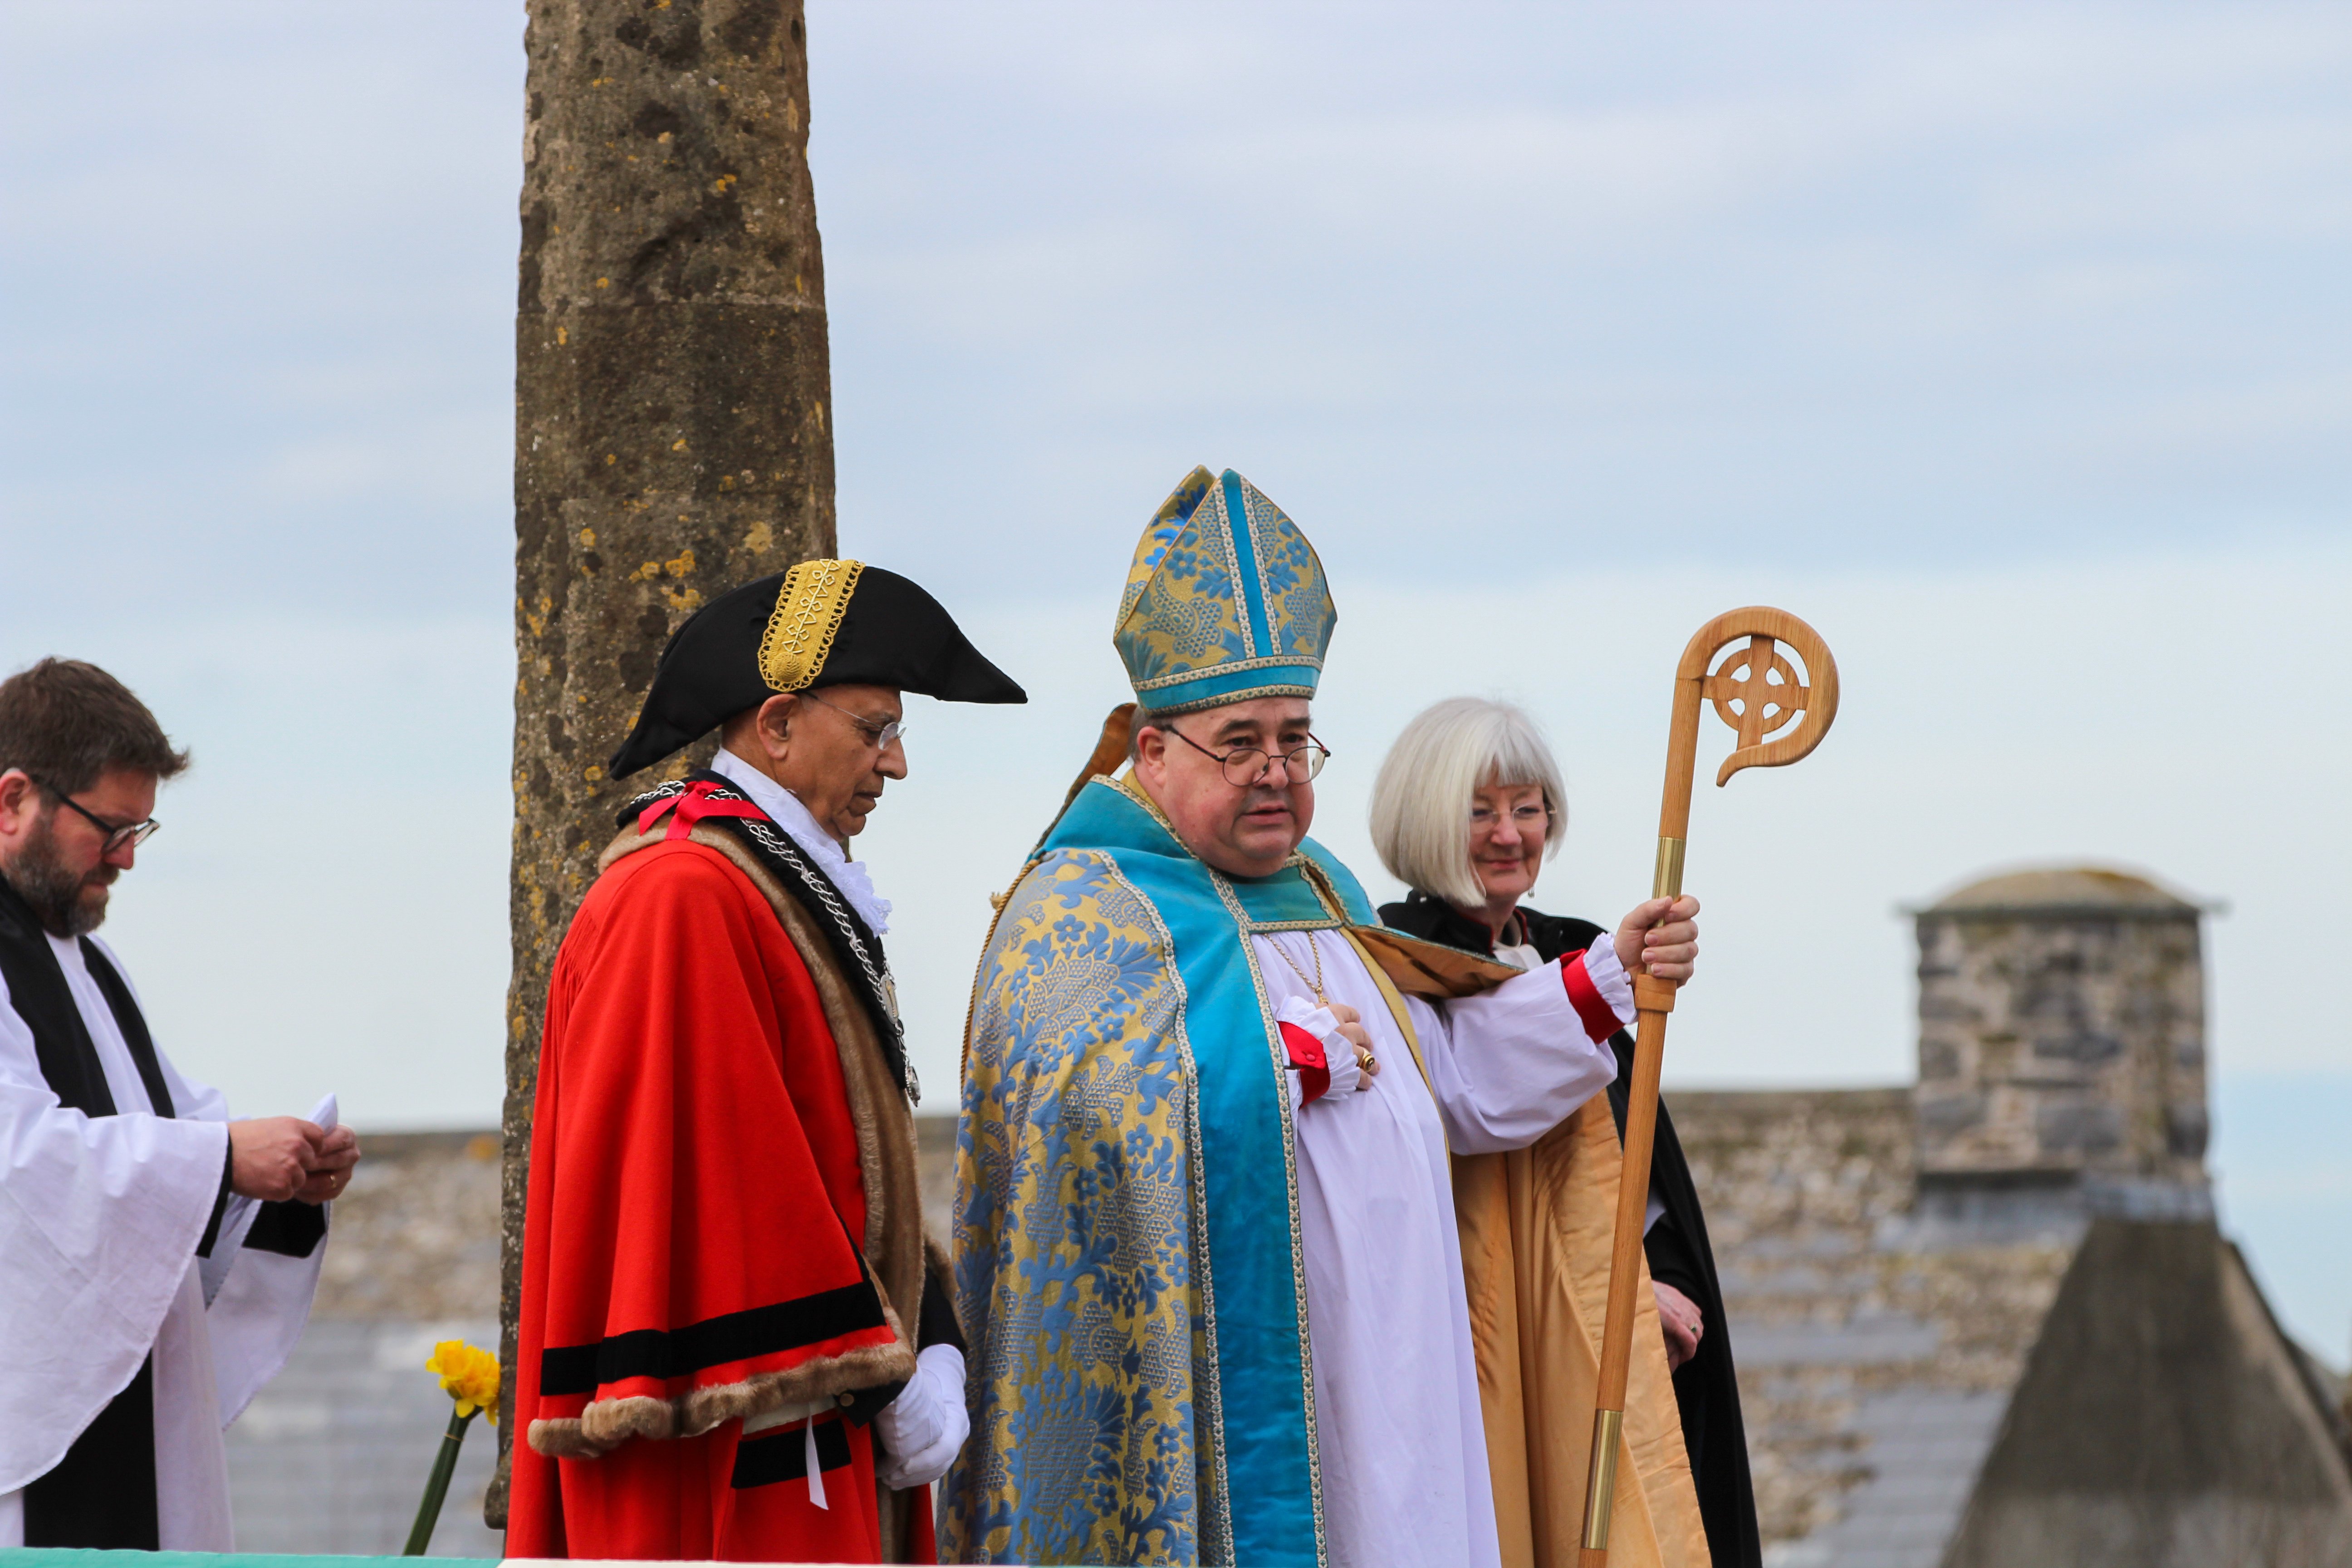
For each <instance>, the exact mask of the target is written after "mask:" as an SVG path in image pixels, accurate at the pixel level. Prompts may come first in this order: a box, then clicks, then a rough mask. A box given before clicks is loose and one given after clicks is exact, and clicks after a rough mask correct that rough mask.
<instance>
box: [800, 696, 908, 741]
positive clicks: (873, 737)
mask: <svg viewBox="0 0 2352 1568" xmlns="http://www.w3.org/2000/svg"><path fill="white" fill-rule="evenodd" d="M801 695H802V696H803V697H805V698H807V699H808V700H810V701H812V702H814V703H815V704H816V705H817V706H818V707H820V708H830V709H832V710H834V711H835V712H836V713H838V714H840V715H841V716H842V717H843V718H845V719H846V720H848V721H850V722H851V723H853V724H855V725H856V726H857V732H858V733H859V734H861V735H863V736H865V737H866V742H867V743H868V744H869V745H871V746H872V747H873V748H874V749H875V750H876V751H877V752H887V751H888V750H889V749H890V742H893V741H899V740H904V739H905V738H906V735H907V721H905V720H904V719H893V720H891V721H889V722H888V723H887V724H877V723H876V722H875V721H873V720H871V719H861V718H859V717H858V716H857V715H856V714H855V713H852V712H851V711H850V710H848V709H846V708H844V707H843V706H842V705H841V704H840V703H838V702H827V701H826V700H824V698H822V697H819V696H818V695H817V694H816V693H815V692H814V691H803V692H802V693H801Z"/></svg>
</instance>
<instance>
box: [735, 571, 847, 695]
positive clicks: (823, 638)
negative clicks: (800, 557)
mask: <svg viewBox="0 0 2352 1568" xmlns="http://www.w3.org/2000/svg"><path fill="white" fill-rule="evenodd" d="M865 570H866V563H864V562H862V561H803V562H801V563H799V564H797V565H795V566H794V567H793V569H792V570H791V571H789V572H787V573H785V574H784V585H783V586H782V588H779V589H778V590H776V607H775V610H774V612H773V613H772V614H771V615H770V616H768V630H767V632H766V634H765V635H764V636H762V637H761V638H760V679H762V680H764V681H766V682H767V683H768V685H769V686H770V687H771V688H772V689H774V690H777V691H800V690H803V689H806V688H807V687H809V686H810V685H812V684H814V681H815V680H816V678H817V677H818V676H819V675H820V674H822V673H824V659H825V656H826V655H827V654H829V653H831V652H832V651H833V639H834V636H835V633H837V632H839V631H840V630H841V617H842V616H845V615H846V614H848V613H849V595H851V594H853V593H855V592H856V588H857V574H859V573H861V572H863V571H865Z"/></svg>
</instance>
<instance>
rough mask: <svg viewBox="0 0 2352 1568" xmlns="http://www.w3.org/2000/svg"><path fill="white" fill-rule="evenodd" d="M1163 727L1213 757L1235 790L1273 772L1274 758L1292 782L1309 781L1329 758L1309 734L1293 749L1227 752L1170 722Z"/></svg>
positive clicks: (1250, 748) (1244, 748)
mask: <svg viewBox="0 0 2352 1568" xmlns="http://www.w3.org/2000/svg"><path fill="white" fill-rule="evenodd" d="M1167 728H1168V732H1169V733H1170V734H1171V735H1173V736H1175V737H1176V738H1177V739H1178V740H1180V741H1181V742H1184V743H1185V744H1186V745H1188V746H1190V747H1192V749H1193V750H1194V751H1196V752H1200V753H1201V754H1202V756H1204V757H1214V758H1215V759H1216V760H1217V763H1218V765H1219V766H1220V767H1222V768H1223V769H1224V771H1225V782H1226V783H1227V784H1232V785H1233V786H1234V788H1236V789H1248V788H1250V787H1252V786H1253V785H1255V784H1258V783H1259V782H1260V781H1262V780H1263V779H1264V778H1265V775H1266V774H1267V773H1271V772H1273V770H1274V763H1275V760H1276V758H1279V759H1281V762H1282V769H1283V773H1284V776H1285V777H1286V778H1288V779H1289V781H1290V782H1291V783H1292V784H1306V783H1307V782H1309V781H1310V780H1312V779H1313V778H1314V777H1315V775H1316V774H1317V773H1321V772H1322V771H1323V764H1324V763H1328V762H1329V761H1330V760H1331V748H1330V747H1328V746H1327V745H1325V744H1324V743H1323V742H1320V741H1318V740H1317V739H1316V738H1315V737H1314V736H1313V735H1311V734H1310V735H1308V736H1307V744H1305V745H1303V746H1301V747H1299V748H1298V749H1297V751H1295V752H1268V751H1265V749H1263V748H1261V747H1257V746H1239V747H1236V748H1234V750H1233V751H1230V752H1213V751H1211V750H1209V748H1208V747H1206V746H1204V745H1202V744H1201V742H1198V741H1196V740H1194V739H1192V736H1190V735H1187V734H1186V733H1184V731H1181V730H1179V729H1177V728H1176V727H1175V726H1173V725H1170V726H1168V727H1167Z"/></svg>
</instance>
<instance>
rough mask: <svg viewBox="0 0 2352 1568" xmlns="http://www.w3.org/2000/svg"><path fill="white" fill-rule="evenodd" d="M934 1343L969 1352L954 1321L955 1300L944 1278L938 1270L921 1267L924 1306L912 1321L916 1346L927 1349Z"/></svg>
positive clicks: (959, 1325)
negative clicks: (949, 1293) (951, 1296)
mask: <svg viewBox="0 0 2352 1568" xmlns="http://www.w3.org/2000/svg"><path fill="white" fill-rule="evenodd" d="M933 1345H953V1346H955V1348H956V1349H957V1350H958V1351H961V1352H965V1353H966V1354H969V1353H970V1350H969V1347H967V1346H966V1345H965V1343H964V1339H963V1327H962V1325H961V1324H960V1323H958V1322H957V1321H956V1314H955V1302H954V1301H953V1300H951V1299H950V1297H949V1295H948V1286H947V1281H946V1280H944V1279H940V1276H939V1274H938V1272H937V1271H936V1270H934V1269H932V1268H925V1269H924V1270H923V1305H922V1310H921V1312H920V1314H919V1316H918V1317H917V1319H916V1321H915V1348H916V1349H917V1350H919V1351H927V1350H929V1349H930V1348H931V1347H932V1346H933Z"/></svg>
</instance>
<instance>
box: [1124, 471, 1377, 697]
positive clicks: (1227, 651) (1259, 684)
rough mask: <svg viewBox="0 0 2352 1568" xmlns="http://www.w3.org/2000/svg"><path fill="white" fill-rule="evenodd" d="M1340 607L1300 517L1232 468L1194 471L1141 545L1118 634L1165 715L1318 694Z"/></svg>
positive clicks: (1132, 673)
mask: <svg viewBox="0 0 2352 1568" xmlns="http://www.w3.org/2000/svg"><path fill="white" fill-rule="evenodd" d="M1338 620H1339V612H1338V611H1337V610H1336V609H1335V608H1334V607H1333V605H1332V604H1331V590H1330V586H1329V584H1327V583H1326V582H1325V581H1324V577H1323V563H1322V562H1320V561H1319V560H1318V559H1317V558H1316V555H1315V547H1314V546H1313V545H1311V544H1309V543H1307V536H1306V535H1305V534H1303V533H1301V532H1300V531H1298V525H1297V523H1295V522H1293V521H1290V519H1289V518H1288V517H1286V516H1285V515H1284V514H1283V510H1282V509H1281V508H1280V507H1278V506H1276V505H1275V504H1274V502H1272V501H1271V500H1267V499H1266V498H1265V493H1264V492H1263V491H1261V490H1259V489H1258V488H1257V487H1256V486H1255V485H1253V484H1251V483H1250V482H1249V481H1248V480H1247V479H1244V478H1242V477H1241V475H1239V474H1237V473H1235V472H1234V471H1233V470H1232V469H1231V468H1227V469H1226V470H1225V471H1224V472H1223V474H1222V475H1219V476H1217V477H1215V478H1212V477H1211V476H1210V473H1209V470H1208V469H1207V468H1194V469H1193V470H1192V472H1191V473H1189V474H1187V475H1186V476H1184V479H1183V482H1182V483H1181V484H1179V485H1178V486H1177V487H1176V489H1175V490H1174V491H1173V492H1171V494H1170V495H1169V497H1168V499H1167V500H1164V501H1162V502H1161V503H1160V510H1159V511H1158V512H1157V513H1156V514H1155V515H1154V516H1153V517H1152V520H1151V521H1150V524H1149V525H1147V526H1146V527H1145V529H1144V531H1143V537H1142V538H1141V539H1140V540H1139V541H1138V542H1136V547H1135V557H1134V560H1133V563H1132V564H1130V566H1129V569H1128V575H1127V588H1126V591H1125V592H1124V593H1122V594H1121V595H1119V601H1118V627H1117V629H1116V631H1115V632H1114V633H1113V635H1112V638H1111V640H1112V642H1113V643H1114V644H1115V645H1117V647H1118V657H1119V659H1120V661H1121V662H1123V663H1124V664H1125V665H1126V666H1127V678H1128V682H1129V685H1131V686H1133V687H1134V689H1135V700H1136V701H1137V702H1139V703H1140V704H1141V705H1142V706H1143V707H1144V708H1146V709H1148V710H1150V711H1152V712H1155V713H1189V712H1192V710H1195V709H1200V708H1211V707H1215V706H1217V705H1219V704H1222V703H1226V702H1243V701H1247V700H1250V699H1252V698H1256V697H1312V696H1314V695H1315V687H1316V684H1317V682H1318V681H1319V680H1320V679H1322V675H1323V655H1324V651H1325V650H1326V649H1327V648H1328V647H1329V646H1330V643H1331V628H1332V626H1334V625H1336V624H1337V623H1338Z"/></svg>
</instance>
